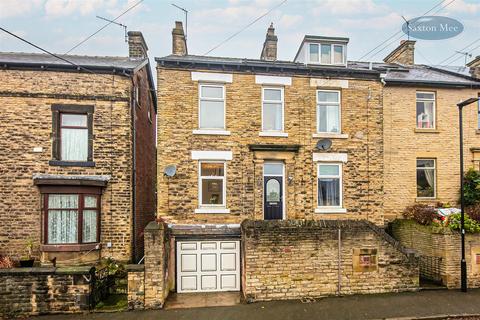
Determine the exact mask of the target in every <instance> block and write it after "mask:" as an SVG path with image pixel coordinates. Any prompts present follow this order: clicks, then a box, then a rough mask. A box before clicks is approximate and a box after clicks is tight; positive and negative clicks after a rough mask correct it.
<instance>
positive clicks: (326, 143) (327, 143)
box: [316, 139, 332, 151]
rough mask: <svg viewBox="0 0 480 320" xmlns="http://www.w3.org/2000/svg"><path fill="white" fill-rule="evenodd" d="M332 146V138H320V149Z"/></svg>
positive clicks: (318, 143) (324, 149)
mask: <svg viewBox="0 0 480 320" xmlns="http://www.w3.org/2000/svg"><path fill="white" fill-rule="evenodd" d="M331 146H332V140H330V139H322V140H319V141H318V142H317V145H316V147H317V149H318V150H323V151H326V150H328V149H330V147H331Z"/></svg>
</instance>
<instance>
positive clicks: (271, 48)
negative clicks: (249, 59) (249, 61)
mask: <svg viewBox="0 0 480 320" xmlns="http://www.w3.org/2000/svg"><path fill="white" fill-rule="evenodd" d="M277 42H278V38H277V36H276V35H275V28H274V27H273V23H271V24H270V27H269V28H268V30H267V35H266V36H265V42H264V43H263V49H262V54H261V56H260V59H261V60H268V61H275V60H277Z"/></svg>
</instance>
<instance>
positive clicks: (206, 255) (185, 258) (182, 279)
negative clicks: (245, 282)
mask: <svg viewBox="0 0 480 320" xmlns="http://www.w3.org/2000/svg"><path fill="white" fill-rule="evenodd" d="M176 247H177V254H176V256H177V289H178V292H179V293H181V292H212V291H238V290H240V242H239V241H228V240H227V241H221V240H220V241H219V240H204V241H178V242H177V245H176Z"/></svg>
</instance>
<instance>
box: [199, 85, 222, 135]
mask: <svg viewBox="0 0 480 320" xmlns="http://www.w3.org/2000/svg"><path fill="white" fill-rule="evenodd" d="M199 129H206V130H208V129H212V130H218V129H220V130H223V129H225V86H223V85H215V84H201V85H200V86H199Z"/></svg>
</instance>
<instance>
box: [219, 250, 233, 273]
mask: <svg viewBox="0 0 480 320" xmlns="http://www.w3.org/2000/svg"><path fill="white" fill-rule="evenodd" d="M220 260H221V263H220V266H221V267H220V270H222V271H234V270H235V269H236V268H237V263H236V260H237V259H236V254H235V253H220Z"/></svg>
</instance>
